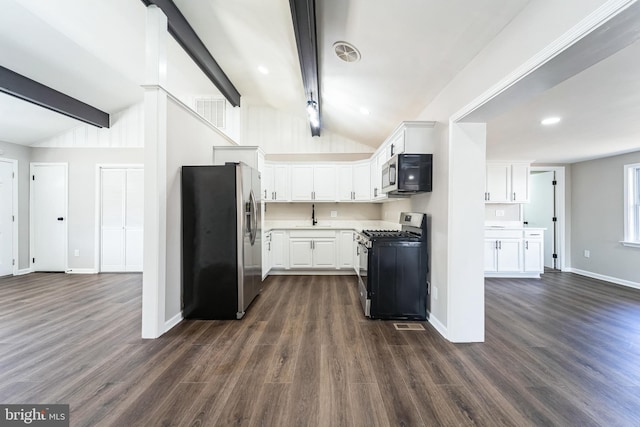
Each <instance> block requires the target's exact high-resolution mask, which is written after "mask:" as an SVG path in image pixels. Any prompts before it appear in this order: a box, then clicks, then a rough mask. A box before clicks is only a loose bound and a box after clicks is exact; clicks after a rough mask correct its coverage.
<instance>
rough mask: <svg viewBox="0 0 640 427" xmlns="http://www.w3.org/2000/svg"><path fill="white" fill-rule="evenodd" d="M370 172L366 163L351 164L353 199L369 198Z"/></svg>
mask: <svg viewBox="0 0 640 427" xmlns="http://www.w3.org/2000/svg"><path fill="white" fill-rule="evenodd" d="M370 180H371V172H370V166H369V164H368V163H364V164H358V165H354V166H353V186H352V187H353V193H354V199H355V200H371V182H370Z"/></svg>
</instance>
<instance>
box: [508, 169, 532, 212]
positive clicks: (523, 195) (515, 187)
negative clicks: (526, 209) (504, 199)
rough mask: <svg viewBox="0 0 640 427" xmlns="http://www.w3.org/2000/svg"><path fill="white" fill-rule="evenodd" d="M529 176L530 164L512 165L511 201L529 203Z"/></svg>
mask: <svg viewBox="0 0 640 427" xmlns="http://www.w3.org/2000/svg"><path fill="white" fill-rule="evenodd" d="M529 174H530V168H529V164H528V163H514V164H513V165H511V200H512V201H513V202H518V203H527V202H529Z"/></svg>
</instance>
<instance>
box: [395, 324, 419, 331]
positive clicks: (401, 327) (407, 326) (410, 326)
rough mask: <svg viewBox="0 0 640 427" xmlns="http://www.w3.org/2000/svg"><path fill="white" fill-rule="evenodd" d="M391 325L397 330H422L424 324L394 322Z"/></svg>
mask: <svg viewBox="0 0 640 427" xmlns="http://www.w3.org/2000/svg"><path fill="white" fill-rule="evenodd" d="M393 326H394V327H395V328H396V330H398V331H424V330H425V329H424V326H422V325H421V324H420V323H394V324H393Z"/></svg>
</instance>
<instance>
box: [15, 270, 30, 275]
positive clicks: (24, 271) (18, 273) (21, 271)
mask: <svg viewBox="0 0 640 427" xmlns="http://www.w3.org/2000/svg"><path fill="white" fill-rule="evenodd" d="M29 273H33V269H32V268H22V269H20V270H18V271H17V272H16V274H15V275H16V276H23V275H25V274H29Z"/></svg>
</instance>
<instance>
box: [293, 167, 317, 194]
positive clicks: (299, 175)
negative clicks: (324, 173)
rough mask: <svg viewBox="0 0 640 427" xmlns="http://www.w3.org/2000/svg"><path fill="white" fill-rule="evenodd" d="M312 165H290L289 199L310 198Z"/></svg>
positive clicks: (311, 191)
mask: <svg viewBox="0 0 640 427" xmlns="http://www.w3.org/2000/svg"><path fill="white" fill-rule="evenodd" d="M312 193H313V166H302V165H293V166H291V200H293V201H300V200H305V201H306V200H312Z"/></svg>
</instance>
